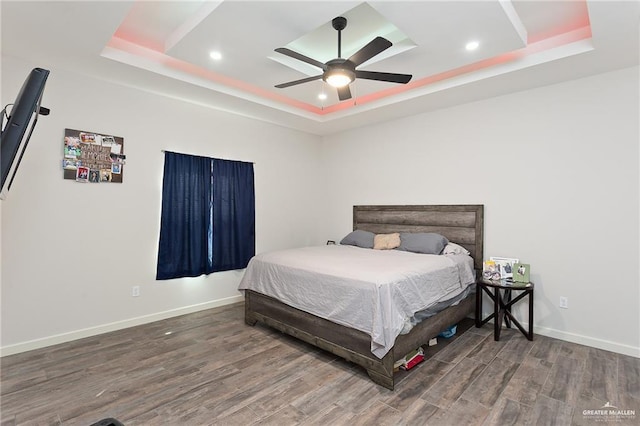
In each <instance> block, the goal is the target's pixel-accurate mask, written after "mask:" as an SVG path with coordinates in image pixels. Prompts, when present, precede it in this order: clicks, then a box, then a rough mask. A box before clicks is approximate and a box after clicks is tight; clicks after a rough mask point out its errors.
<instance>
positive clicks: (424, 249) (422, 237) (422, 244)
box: [398, 232, 449, 254]
mask: <svg viewBox="0 0 640 426" xmlns="http://www.w3.org/2000/svg"><path fill="white" fill-rule="evenodd" d="M400 240H401V241H402V243H401V244H400V247H398V250H404V251H410V252H413V253H424V254H440V253H442V250H443V249H444V247H445V246H446V245H447V243H448V242H449V241H448V240H447V239H446V238H445V237H443V236H442V235H440V234H436V233H433V232H415V233H412V232H403V233H402V234H400Z"/></svg>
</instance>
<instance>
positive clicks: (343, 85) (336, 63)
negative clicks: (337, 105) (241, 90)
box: [275, 16, 412, 101]
mask: <svg viewBox="0 0 640 426" xmlns="http://www.w3.org/2000/svg"><path fill="white" fill-rule="evenodd" d="M331 25H333V28H334V29H336V30H337V31H338V57H337V58H336V59H331V60H330V61H328V62H327V63H322V62H320V61H317V60H315V59H312V58H309V57H307V56H304V55H302V54H300V53H298V52H294V51H293V50H291V49H287V48H286V47H279V48H277V49H275V51H276V52H278V53H282V54H283V55H287V56H290V57H292V58H294V59H297V60H299V61H302V62H306V63H308V64H311V65H313V66H316V67H318V68H320V69H322V71H324V72H323V73H322V74H320V75H316V76H313V77H307V78H302V79H300V80H294V81H290V82H288V83H282V84H278V85H276V87H277V88H279V89H283V88H285V87H290V86H295V85H297V84H302V83H307V82H309V81H314V80H319V79H321V78H322V79H323V80H324V81H326V82H327V83H329V84H330V85H331V86H333V87H335V88H336V89H337V90H338V98H339V99H340V100H341V101H344V100H347V99H350V98H351V90H349V84H350V83H351V82H353V81H354V80H355V79H356V78H362V79H366V80H377V81H388V82H391V83H402V84H407V83H408V82H409V80H411V77H412V75H411V74H396V73H388V72H375V71H361V70H356V67H357V66H359V65H360V64H362V63H364V62H366V61H368V60H369V59H371V58H373V57H374V56H376V55H377V54H379V53H381V52H382V51H384V50H386V49H388V48H390V47H391V46H392V43H391V42H390V41H389V40H387V39H386V38H384V37H376V38H374V39H373V40H371V41H370V42H369V43H368V44H367V45H366V46H364V47H363V48H361V49H360V50H358V51H357V52H356V53H354V54H353V55H351V57H350V58H349V59H343V58H342V57H341V56H342V48H341V44H342V43H341V42H342V30H343V29H345V27H346V26H347V18H344V17H342V16H339V17H337V18H334V19H333V20H332V21H331Z"/></svg>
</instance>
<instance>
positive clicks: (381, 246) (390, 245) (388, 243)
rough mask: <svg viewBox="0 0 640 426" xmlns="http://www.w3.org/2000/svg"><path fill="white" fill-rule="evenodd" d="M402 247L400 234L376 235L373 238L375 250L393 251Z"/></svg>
mask: <svg viewBox="0 0 640 426" xmlns="http://www.w3.org/2000/svg"><path fill="white" fill-rule="evenodd" d="M399 246H400V234H399V233H397V232H396V233H393V234H376V236H375V237H374V238H373V248H374V250H391V249H394V248H396V247H399Z"/></svg>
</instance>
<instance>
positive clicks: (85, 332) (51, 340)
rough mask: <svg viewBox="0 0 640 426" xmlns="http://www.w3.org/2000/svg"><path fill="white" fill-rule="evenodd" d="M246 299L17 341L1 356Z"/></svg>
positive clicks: (229, 298)
mask: <svg viewBox="0 0 640 426" xmlns="http://www.w3.org/2000/svg"><path fill="white" fill-rule="evenodd" d="M242 301H244V296H242V295H237V296H232V297H227V298H224V299H218V300H214V301H211V302H206V303H199V304H197V305H191V306H185V307H182V308H177V309H171V310H168V311H164V312H158V313H155V314H150V315H144V316H141V317H136V318H131V319H127V320H123V321H116V322H112V323H109V324H103V325H99V326H96V327H90V328H84V329H82V330H76V331H71V332H68V333H62V334H56V335H54V336H49V337H43V338H41V339H35V340H30V341H27V342H22V343H16V344H14V345H8V346H3V347H2V348H0V357H3V356H7V355H14V354H18V353H22V352H27V351H32V350H34V349H40V348H44V347H47V346H52V345H57V344H59V343H65V342H70V341H72V340H78V339H83V338H85V337H91V336H96V335H98V334H103V333H108V332H111V331H116V330H122V329H124V328H129V327H135V326H136V325H142V324H148V323H150V322H155V321H160V320H163V319H167V318H172V317H177V316H180V315H184V314H190V313H193V312H198V311H204V310H205V309H211V308H217V307H219V306H225V305H230V304H232V303H238V302H242Z"/></svg>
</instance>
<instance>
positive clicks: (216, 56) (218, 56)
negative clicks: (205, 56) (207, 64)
mask: <svg viewBox="0 0 640 426" xmlns="http://www.w3.org/2000/svg"><path fill="white" fill-rule="evenodd" d="M209 56H210V57H211V59H213V60H214V61H219V60H220V59H222V53H220V52H218V51H215V50H214V51H213V52H211V53H209Z"/></svg>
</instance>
